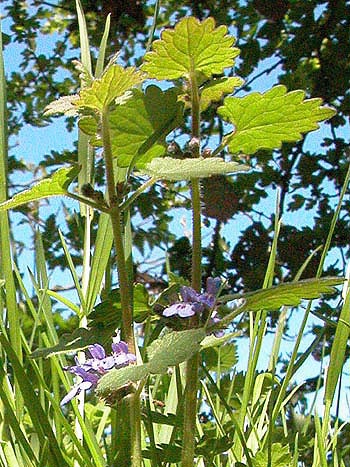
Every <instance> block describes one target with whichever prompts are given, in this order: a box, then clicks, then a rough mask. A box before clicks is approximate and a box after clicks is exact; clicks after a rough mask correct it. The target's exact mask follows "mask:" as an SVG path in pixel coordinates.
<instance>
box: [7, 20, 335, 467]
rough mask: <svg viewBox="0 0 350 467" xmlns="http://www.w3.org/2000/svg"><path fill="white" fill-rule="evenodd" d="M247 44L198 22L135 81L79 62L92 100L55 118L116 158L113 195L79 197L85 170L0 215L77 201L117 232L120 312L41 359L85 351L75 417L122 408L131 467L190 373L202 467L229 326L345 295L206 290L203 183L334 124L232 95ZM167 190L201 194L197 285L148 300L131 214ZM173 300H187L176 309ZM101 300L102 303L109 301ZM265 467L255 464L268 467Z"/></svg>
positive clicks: (88, 187) (112, 65)
mask: <svg viewBox="0 0 350 467" xmlns="http://www.w3.org/2000/svg"><path fill="white" fill-rule="evenodd" d="M234 43H235V39H234V38H233V37H232V36H231V35H229V34H228V31H227V28H226V27H225V26H218V27H217V26H216V25H215V23H214V20H213V19H211V18H209V19H206V20H204V21H203V22H200V21H198V20H197V19H196V18H193V17H186V18H184V19H182V20H181V21H180V22H178V23H177V24H176V26H175V27H174V28H173V29H165V30H164V31H163V32H162V34H161V38H160V39H159V40H156V41H154V42H153V44H152V49H151V50H150V51H148V52H147V53H146V54H145V56H144V58H143V63H142V65H141V67H140V69H136V68H133V67H128V68H124V67H123V66H121V65H120V64H118V63H117V57H115V58H113V59H112V60H111V61H110V62H109V63H108V65H107V66H106V67H105V68H104V69H103V70H102V69H101V70H100V72H99V73H96V74H95V76H93V75H92V73H91V71H90V69H89V67H87V66H86V64H82V63H77V68H78V70H79V71H80V73H81V79H82V87H81V90H80V92H79V93H78V94H77V95H73V96H64V97H62V98H61V99H59V100H57V101H54V102H52V103H51V104H50V105H49V106H48V108H47V110H46V114H47V115H56V114H62V113H63V114H66V115H75V116H76V117H77V120H78V125H79V129H80V132H81V133H82V134H84V135H86V136H87V137H88V139H89V144H90V147H92V148H95V151H96V153H97V154H99V155H100V156H101V157H103V159H104V170H105V185H106V192H105V194H103V193H102V192H100V191H98V190H96V189H95V187H94V186H92V184H84V185H82V186H81V190H80V192H76V191H74V190H72V189H70V187H71V185H72V182H73V180H74V179H75V178H76V177H77V176H78V174H79V175H80V171H81V166H79V165H77V166H71V167H64V168H60V169H59V170H57V171H56V172H55V173H53V174H52V175H51V176H50V177H48V178H46V179H44V180H42V181H40V182H39V183H37V184H35V185H34V186H33V187H32V188H30V189H28V190H26V191H23V192H21V193H19V194H17V195H15V196H14V197H13V198H12V199H10V200H8V201H6V202H4V203H2V204H1V206H0V209H1V210H7V209H13V208H16V207H17V206H19V205H22V204H25V203H29V202H31V201H36V200H39V199H40V198H47V197H50V196H65V197H69V198H72V199H73V200H77V201H79V202H80V203H81V206H85V209H91V210H97V211H99V212H100V213H102V214H101V216H102V215H103V216H104V217H103V219H106V223H108V225H110V228H111V230H112V233H113V241H114V247H115V252H116V268H117V272H118V284H119V285H118V290H117V291H112V292H111V293H112V295H113V294H114V295H113V296H114V302H118V303H119V306H118V310H117V311H116V310H115V309H114V308H113V307H112V308H108V306H107V307H106V306H104V302H102V303H101V304H100V305H96V304H95V302H93V303H90V307H87V308H88V309H89V313H88V315H87V316H86V318H87V322H86V325H85V326H82V327H80V328H79V329H77V330H76V331H75V332H74V333H73V334H71V335H69V336H63V338H62V340H61V341H60V342H59V343H58V344H57V345H56V346H55V347H51V348H42V349H38V350H37V351H36V352H35V353H34V355H33V356H34V357H43V356H44V357H46V356H50V355H55V354H59V353H66V352H68V351H80V355H82V351H83V350H84V351H85V355H84V354H83V358H77V359H76V361H75V365H73V366H70V367H66V368H65V369H66V370H67V371H69V372H71V373H72V374H74V375H76V376H78V377H79V378H78V380H77V383H76V384H75V385H74V386H73V388H72V389H71V390H70V392H68V394H67V395H66V396H65V397H64V398H63V400H62V405H67V404H69V403H70V401H71V400H72V399H73V398H74V397H75V396H79V394H80V393H82V392H84V391H85V390H91V389H93V390H94V391H95V392H96V394H97V396H98V397H100V398H102V399H104V400H105V401H106V402H107V403H108V404H111V405H113V406H114V405H115V404H118V403H120V401H126V402H125V406H124V407H123V409H121V412H120V419H121V424H122V426H123V429H124V430H125V431H127V432H128V435H127V436H125V438H124V441H125V446H124V448H125V453H126V454H124V459H127V460H126V461H125V460H124V461H123V462H124V463H122V461H120V462H121V463H120V465H132V466H135V467H136V466H141V463H142V451H141V441H140V439H141V437H140V432H141V431H140V430H141V428H140V426H141V409H140V397H141V394H142V391H143V388H144V386H145V382H146V381H147V379H148V378H150V377H152V375H158V374H164V373H166V372H167V371H168V370H169V368H172V367H177V366H178V365H180V364H182V365H184V363H183V362H186V363H185V366H186V371H185V376H184V392H183V401H182V403H183V407H184V416H183V424H182V430H183V431H182V433H183V435H182V438H183V440H185V442H184V443H183V444H182V449H181V462H182V464H181V465H182V466H183V467H190V466H191V467H192V466H193V464H194V458H195V456H196V453H195V443H196V419H197V410H198V405H197V404H198V401H197V395H198V382H199V355H200V353H201V351H202V350H203V349H205V348H210V347H215V346H218V345H221V344H224V343H225V342H227V341H228V340H229V339H230V337H231V334H230V333H229V332H228V328H229V326H230V323H231V322H232V320H233V319H235V318H236V317H237V316H239V315H241V314H242V313H247V312H257V311H259V310H270V309H274V310H275V309H277V308H279V307H281V306H283V305H290V306H295V305H297V304H299V303H300V301H301V300H302V299H312V298H317V297H319V296H320V295H322V294H327V293H331V292H333V286H335V285H338V284H340V283H341V282H342V281H341V279H338V278H321V279H311V280H307V281H299V282H295V283H290V284H282V285H280V286H276V287H269V288H266V289H264V290H259V291H256V292H253V293H252V292H251V293H249V294H241V295H223V294H222V292H221V290H222V288H223V287H224V283H223V281H222V280H221V279H219V278H210V279H209V280H208V283H207V285H206V288H204V289H203V287H202V258H201V255H202V238H201V194H200V180H201V179H202V178H205V177H211V176H213V175H224V174H235V176H237V177H244V176H245V173H246V172H248V171H250V170H254V168H253V167H250V166H248V165H246V164H243V163H241V160H243V158H242V157H241V156H242V155H244V156H246V155H251V154H254V153H255V152H256V151H258V150H259V149H275V148H279V147H280V146H281V144H282V143H283V142H292V141H297V140H299V139H300V138H302V136H303V135H304V134H305V133H307V132H309V131H312V130H315V129H317V128H318V122H320V121H322V120H325V119H328V118H330V117H332V115H333V114H334V111H333V109H331V108H329V107H327V106H323V105H322V102H321V100H320V99H305V93H304V91H300V90H297V91H292V92H288V90H287V89H286V88H285V87H284V86H275V87H273V88H272V89H270V90H268V91H267V92H265V93H257V92H253V93H251V94H249V95H245V96H243V97H235V96H233V94H234V93H235V91H236V90H238V89H239V88H240V87H241V86H242V84H243V80H242V79H241V78H239V77H238V76H227V73H226V72H227V70H232V69H233V67H234V63H235V58H236V57H237V56H238V54H239V50H238V49H237V48H236V47H234ZM100 65H101V62H100ZM210 106H213V108H217V116H218V118H220V119H222V121H223V122H226V124H227V125H226V126H225V127H226V128H228V130H227V133H226V135H225V136H224V138H223V140H222V141H221V142H220V144H219V145H218V146H217V147H213V148H212V149H211V150H208V149H205V150H203V149H202V142H201V113H202V112H203V111H205V110H206V109H208V108H209V107H210ZM185 120H186V121H188V122H190V128H191V130H190V132H189V134H188V135H186V151H184V152H182V151H181V150H180V152H179V153H178V154H176V156H174V154H173V152H172V151H171V150H170V147H171V143H173V141H172V138H173V136H172V135H173V134H174V131H175V130H177V129H179V128H182V127H183V123H184V121H185ZM244 159H245V160H246V159H247V158H244ZM134 176H138V177H141V178H142V180H143V184H142V185H141V186H139V188H137V189H136V190H134V191H132V184H131V180H132V177H134ZM158 181H172V182H177V181H182V182H188V187H189V190H190V193H191V201H192V208H191V209H192V219H193V223H192V229H193V230H192V280H191V284H186V283H185V282H184V281H182V280H181V279H179V278H178V279H177V280H174V278H173V282H172V283H171V284H170V285H169V289H167V290H166V291H165V292H163V293H162V294H160V295H159V296H155V297H149V296H148V294H147V291H146V289H145V288H144V287H140V284H134V283H133V280H132V274H131V273H130V255H129V250H130V246H129V245H127V241H126V238H128V235H127V228H128V212H129V210H130V207H131V206H132V205H133V203H137V202H138V197H139V195H140V194H141V193H143V192H145V191H146V190H147V189H148V188H149V187H150V186H152V185H153V184H155V183H157V182H158ZM106 225H107V224H106ZM100 273H101V272H100ZM101 274H103V271H102V273H101ZM174 294H175V297H177V298H175V300H174V299H172V300H171V299H169V297H174ZM96 295H97V294H95V295H93V294H92V295H91V296H94V297H95V299H96ZM73 306H74V305H72V307H73ZM94 307H95V308H94ZM92 308H94V310H93V311H92V312H91V309H92ZM150 317H151V318H152V319H151V321H150V323H151V324H150V326H151V327H152V326H153V327H154V329H157V332H154V333H153V338H152V339H150V340H148V341H147V342H146V344H147V345H146V344H145V345H146V347H147V348H146V349H144V350H145V351H143V352H142V355H143V360H142V359H141V357H140V352H139V350H138V345H139V344H140V343H139V342H138V341H137V340H135V332H134V325H135V321H137V322H138V323H143V322H145V320H146V319H148V318H150ZM89 320H90V321H89ZM96 322H97V323H99V324H101V322H105V323H106V322H108V324H109V326H107V325H106V326H104V327H103V326H102V328H101V326H97V325H94V324H96ZM154 323H156V324H154ZM101 329H102V330H101ZM116 329H119V330H120V332H121V339H122V340H120V341H119V342H118V341H114V342H113V344H112V347H110V345H111V344H109V346H108V348H109V349H110V348H111V349H112V352H111V353H108V351H107V350H106V349H105V347H104V346H103V345H102V343H105V342H106V341H108V340H110V341H111V339H112V336H113V335H114V333H115V331H116ZM106 348H107V347H106ZM276 449H277V448H276ZM260 457H263V454H260ZM128 459H129V460H128ZM258 460H259V459H258V458H257V461H256V462H257V463H256V465H260V464H259V462H258ZM156 465H158V464H156ZM239 465H243V464H239ZM254 465H255V464H254ZM261 465H262V464H261Z"/></svg>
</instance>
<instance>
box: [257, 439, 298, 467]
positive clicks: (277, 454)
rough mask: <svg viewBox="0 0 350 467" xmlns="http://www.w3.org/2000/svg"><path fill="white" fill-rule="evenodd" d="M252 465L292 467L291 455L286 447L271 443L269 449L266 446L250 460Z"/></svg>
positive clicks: (259, 466)
mask: <svg viewBox="0 0 350 467" xmlns="http://www.w3.org/2000/svg"><path fill="white" fill-rule="evenodd" d="M269 449H270V452H269ZM252 463H253V466H254V467H267V465H271V466H273V467H290V466H291V465H292V455H291V453H290V451H289V446H288V445H285V446H283V445H282V444H281V443H273V444H272V446H271V448H270V447H269V446H266V447H265V449H264V450H260V451H259V452H258V453H257V454H256V456H255V458H254V459H252Z"/></svg>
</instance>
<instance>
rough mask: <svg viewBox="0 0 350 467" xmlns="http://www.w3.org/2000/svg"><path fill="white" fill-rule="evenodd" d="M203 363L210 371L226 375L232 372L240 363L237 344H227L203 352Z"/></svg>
mask: <svg viewBox="0 0 350 467" xmlns="http://www.w3.org/2000/svg"><path fill="white" fill-rule="evenodd" d="M201 356H202V361H203V363H204V364H205V366H206V368H207V369H208V370H210V371H215V372H218V371H220V372H221V373H224V372H226V371H232V368H233V367H234V366H235V365H236V364H237V362H238V355H237V346H236V344H232V343H231V344H226V345H221V346H219V347H208V348H206V349H205V350H203V351H202V352H201Z"/></svg>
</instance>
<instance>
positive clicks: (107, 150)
mask: <svg viewBox="0 0 350 467" xmlns="http://www.w3.org/2000/svg"><path fill="white" fill-rule="evenodd" d="M101 123H102V139H103V148H104V159H105V167H106V183H107V196H108V202H109V215H110V218H111V224H112V231H113V237H114V245H115V249H116V259H117V269H118V278H119V290H120V302H121V309H122V338H123V340H124V341H126V342H127V344H128V347H129V351H130V352H132V353H136V352H135V341H134V329H133V307H132V295H131V284H130V280H129V277H128V271H127V267H126V260H125V248H124V239H123V230H122V225H123V223H122V212H121V209H120V206H119V204H120V200H119V196H118V192H117V190H116V186H115V175H114V167H113V156H112V148H111V139H110V130H109V119H108V109H104V111H103V112H102V122H101ZM138 398H139V396H138V395H135V394H131V395H129V397H128V399H127V400H123V401H122V404H121V410H120V414H119V416H120V420H119V424H120V426H121V427H122V428H123V436H124V437H123V446H122V449H123V452H122V453H121V455H122V457H123V459H124V461H123V466H124V465H125V466H129V465H130V466H132V467H141V463H142V453H141V437H140V430H141V425H140V423H141V422H140V414H139V411H140V405H139V400H138Z"/></svg>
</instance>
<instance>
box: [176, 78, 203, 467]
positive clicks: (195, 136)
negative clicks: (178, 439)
mask: <svg viewBox="0 0 350 467" xmlns="http://www.w3.org/2000/svg"><path fill="white" fill-rule="evenodd" d="M190 85H191V104H192V140H191V143H192V147H191V150H192V155H193V157H199V156H200V97H199V90H198V85H197V80H196V74H195V72H194V71H193V72H192V73H191V76H190ZM191 198H192V287H193V288H194V289H195V290H197V291H198V292H199V291H200V289H201V282H202V234H201V205H200V184H199V179H192V180H191ZM198 365H199V354H198V353H197V354H196V355H194V356H193V357H192V358H190V359H189V360H188V361H187V363H186V383H185V384H186V385H185V395H184V427H183V430H184V437H183V445H182V453H181V460H182V467H192V466H193V465H194V457H195V439H196V418H197V392H198Z"/></svg>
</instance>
